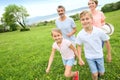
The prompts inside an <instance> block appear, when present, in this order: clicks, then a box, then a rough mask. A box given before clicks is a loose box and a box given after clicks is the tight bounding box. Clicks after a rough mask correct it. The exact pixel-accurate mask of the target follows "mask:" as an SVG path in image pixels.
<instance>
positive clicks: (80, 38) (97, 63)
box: [76, 11, 111, 80]
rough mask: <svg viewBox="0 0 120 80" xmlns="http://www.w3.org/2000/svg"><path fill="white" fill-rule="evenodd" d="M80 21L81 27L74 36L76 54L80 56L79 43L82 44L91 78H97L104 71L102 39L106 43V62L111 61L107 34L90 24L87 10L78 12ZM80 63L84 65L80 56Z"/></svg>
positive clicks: (90, 19)
mask: <svg viewBox="0 0 120 80" xmlns="http://www.w3.org/2000/svg"><path fill="white" fill-rule="evenodd" d="M80 21H81V24H82V27H83V29H82V30H81V31H80V32H79V33H78V35H77V38H76V44H77V45H78V46H77V50H78V54H79V56H80V57H81V52H82V51H81V45H82V44H83V45H84V52H85V57H86V59H87V62H88V65H89V68H90V70H91V73H92V79H93V80H98V76H101V75H103V74H104V72H105V69H104V58H103V50H102V46H101V45H102V41H105V43H106V48H107V51H108V54H107V60H108V62H111V51H110V43H109V36H108V35H106V34H105V33H104V32H103V31H102V30H101V29H100V28H97V27H94V26H93V25H92V23H93V17H92V14H91V13H90V12H89V11H83V12H81V13H80ZM80 65H84V61H83V60H82V58H81V59H80Z"/></svg>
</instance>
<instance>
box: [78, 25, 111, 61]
mask: <svg viewBox="0 0 120 80" xmlns="http://www.w3.org/2000/svg"><path fill="white" fill-rule="evenodd" d="M107 40H109V36H108V35H107V34H105V33H104V32H103V31H102V30H101V29H100V28H97V27H93V31H92V33H91V34H88V33H87V32H86V31H85V30H84V29H82V30H81V31H80V32H79V33H78V35H77V38H76V44H78V45H82V44H84V51H85V57H86V58H88V59H96V58H102V57H103V49H102V41H107Z"/></svg>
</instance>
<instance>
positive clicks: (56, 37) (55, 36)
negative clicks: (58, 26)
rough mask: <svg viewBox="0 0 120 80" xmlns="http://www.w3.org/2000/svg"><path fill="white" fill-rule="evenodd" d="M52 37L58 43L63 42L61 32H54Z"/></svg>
mask: <svg viewBox="0 0 120 80" xmlns="http://www.w3.org/2000/svg"><path fill="white" fill-rule="evenodd" d="M52 37H53V39H54V40H55V42H57V43H61V42H62V34H60V33H59V32H55V31H53V32H52Z"/></svg>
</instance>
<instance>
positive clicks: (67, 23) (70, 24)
mask: <svg viewBox="0 0 120 80" xmlns="http://www.w3.org/2000/svg"><path fill="white" fill-rule="evenodd" d="M55 24H56V27H57V28H59V29H60V30H61V32H62V35H63V37H64V38H65V39H68V40H70V41H72V42H75V35H72V36H71V37H68V36H67V34H68V33H70V32H71V31H72V30H73V28H75V27H76V25H75V22H74V20H73V19H72V18H70V17H67V18H66V19H65V20H64V21H60V20H59V19H56V21H55Z"/></svg>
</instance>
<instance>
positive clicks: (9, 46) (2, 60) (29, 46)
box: [0, 10, 120, 80]
mask: <svg viewBox="0 0 120 80" xmlns="http://www.w3.org/2000/svg"><path fill="white" fill-rule="evenodd" d="M119 14H120V10H119V11H114V12H109V13H105V16H106V21H107V22H109V23H111V24H113V25H114V26H115V32H114V34H113V35H112V36H111V39H110V42H111V46H112V48H111V51H112V52H111V53H112V62H111V63H107V62H106V60H105V68H106V73H105V75H104V77H103V79H102V80H120V45H119V44H120V29H119V26H120V15H119ZM76 25H77V30H78V31H79V30H80V29H81V26H80V23H79V21H76ZM53 27H55V25H54V24H52V25H47V26H41V27H35V28H31V31H26V32H20V31H15V32H7V33H0V80H65V78H64V75H63V73H64V66H63V64H62V60H61V56H60V54H59V53H58V52H57V53H56V55H55V58H54V62H53V64H52V66H51V71H50V73H49V74H46V73H45V69H46V67H47V63H48V59H49V55H50V51H51V45H52V43H53V40H52V38H51V34H50V30H51V28H53ZM104 53H105V58H106V49H105V48H104ZM83 59H84V60H85V58H84V55H83ZM73 70H79V72H80V79H81V80H91V74H90V70H89V68H88V65H87V64H86V65H85V66H82V67H81V66H79V65H77V66H74V67H73Z"/></svg>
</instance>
